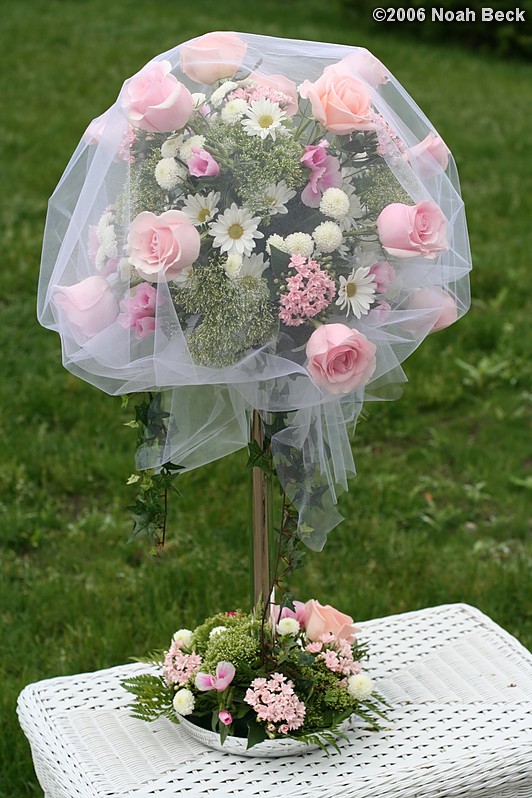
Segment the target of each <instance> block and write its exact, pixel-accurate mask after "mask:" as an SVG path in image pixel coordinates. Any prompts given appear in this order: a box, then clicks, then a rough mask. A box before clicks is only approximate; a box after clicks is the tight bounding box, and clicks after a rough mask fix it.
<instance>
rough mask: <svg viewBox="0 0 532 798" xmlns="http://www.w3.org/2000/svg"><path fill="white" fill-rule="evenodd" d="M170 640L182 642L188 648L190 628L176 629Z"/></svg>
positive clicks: (190, 638) (190, 635) (190, 641)
mask: <svg viewBox="0 0 532 798" xmlns="http://www.w3.org/2000/svg"><path fill="white" fill-rule="evenodd" d="M172 640H175V641H176V642H179V643H182V644H183V645H184V646H186V647H187V648H190V646H191V644H192V632H191V631H190V629H178V630H177V632H176V633H175V635H174V636H173V638H172Z"/></svg>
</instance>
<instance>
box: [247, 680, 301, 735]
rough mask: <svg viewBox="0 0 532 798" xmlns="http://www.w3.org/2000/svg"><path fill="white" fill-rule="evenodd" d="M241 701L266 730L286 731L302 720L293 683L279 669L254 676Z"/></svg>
mask: <svg viewBox="0 0 532 798" xmlns="http://www.w3.org/2000/svg"><path fill="white" fill-rule="evenodd" d="M244 701H245V702H246V704H249V705H250V706H251V707H253V709H254V710H255V712H256V713H257V720H259V721H264V722H265V723H266V724H267V729H268V731H270V732H278V733H279V734H288V733H289V732H290V731H295V730H296V729H299V728H300V727H301V726H302V725H303V721H304V720H305V704H304V703H303V702H302V701H300V700H299V698H298V697H297V695H296V694H295V692H294V683H293V682H292V681H290V680H289V679H288V680H287V678H286V676H284V675H283V674H282V673H272V675H271V676H270V678H269V679H263V678H258V679H254V680H253V681H252V682H251V686H250V687H249V688H248V690H247V691H246V695H245V696H244ZM276 724H277V725H276Z"/></svg>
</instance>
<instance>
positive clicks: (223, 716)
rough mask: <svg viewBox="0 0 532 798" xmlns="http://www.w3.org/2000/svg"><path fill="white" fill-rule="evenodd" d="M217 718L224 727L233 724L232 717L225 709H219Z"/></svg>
mask: <svg viewBox="0 0 532 798" xmlns="http://www.w3.org/2000/svg"><path fill="white" fill-rule="evenodd" d="M218 718H219V720H220V721H221V722H222V723H223V725H224V726H230V725H231V723H232V722H233V716H232V715H231V713H230V712H228V711H227V710H226V709H221V710H220V711H219V712H218Z"/></svg>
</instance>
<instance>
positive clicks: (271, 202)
mask: <svg viewBox="0 0 532 798" xmlns="http://www.w3.org/2000/svg"><path fill="white" fill-rule="evenodd" d="M295 195H296V192H295V191H294V190H293V189H291V188H288V186H287V185H286V182H285V181H284V180H281V182H280V183H277V185H274V186H268V187H267V188H265V189H264V199H265V201H266V205H265V210H267V211H268V213H270V214H272V216H273V214H274V213H288V210H287V208H286V203H287V202H289V200H291V199H292V197H295Z"/></svg>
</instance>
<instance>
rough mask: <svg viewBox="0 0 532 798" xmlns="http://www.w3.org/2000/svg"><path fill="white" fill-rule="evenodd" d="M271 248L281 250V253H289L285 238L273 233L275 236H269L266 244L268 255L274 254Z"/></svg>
mask: <svg viewBox="0 0 532 798" xmlns="http://www.w3.org/2000/svg"><path fill="white" fill-rule="evenodd" d="M271 247H273V248H274V249H279V250H280V251H281V252H288V249H287V248H286V244H285V240H284V238H283V237H282V236H280V235H279V234H278V233H273V235H271V236H269V238H268V240H267V242H266V252H267V253H268V255H271V254H272V251H271Z"/></svg>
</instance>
